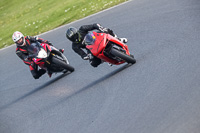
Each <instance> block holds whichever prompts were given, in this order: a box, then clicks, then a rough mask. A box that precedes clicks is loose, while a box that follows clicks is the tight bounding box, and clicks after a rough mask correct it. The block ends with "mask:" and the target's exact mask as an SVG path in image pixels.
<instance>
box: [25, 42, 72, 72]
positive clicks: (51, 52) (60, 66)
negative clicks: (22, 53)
mask: <svg viewBox="0 0 200 133" xmlns="http://www.w3.org/2000/svg"><path fill="white" fill-rule="evenodd" d="M27 49H28V51H29V58H32V60H33V61H34V62H35V63H36V64H37V65H38V66H39V67H40V68H42V69H45V70H47V71H48V72H50V73H57V72H63V73H66V72H68V71H70V72H73V71H74V68H73V67H72V66H70V65H69V61H68V60H67V58H66V57H65V56H64V54H63V53H61V52H60V51H59V50H58V49H56V48H55V47H53V46H50V45H48V44H46V43H39V42H36V43H32V44H31V45H29V46H28V48H27Z"/></svg>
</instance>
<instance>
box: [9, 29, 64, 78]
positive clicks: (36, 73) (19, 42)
mask: <svg viewBox="0 0 200 133" xmlns="http://www.w3.org/2000/svg"><path fill="white" fill-rule="evenodd" d="M12 39H13V41H14V42H15V43H16V46H17V48H16V54H17V56H18V57H19V58H20V59H22V60H23V62H24V63H25V64H26V65H28V66H29V68H30V71H31V74H32V75H33V77H34V78H35V79H39V77H41V76H42V75H43V74H45V73H46V70H44V69H39V70H38V65H36V64H35V63H34V62H33V61H32V59H31V58H29V56H28V55H29V53H28V51H27V46H28V45H30V44H31V43H33V42H36V41H38V42H40V43H47V44H49V45H51V46H52V44H51V43H50V42H49V41H47V40H43V39H42V38H38V37H32V36H25V37H24V35H23V34H22V33H21V32H19V31H16V32H14V33H13V35H12ZM62 52H64V49H62ZM48 74H49V77H51V73H48Z"/></svg>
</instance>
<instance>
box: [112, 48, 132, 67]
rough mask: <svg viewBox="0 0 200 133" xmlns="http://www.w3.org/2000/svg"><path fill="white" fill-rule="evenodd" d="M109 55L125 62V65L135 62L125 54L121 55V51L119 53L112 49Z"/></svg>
mask: <svg viewBox="0 0 200 133" xmlns="http://www.w3.org/2000/svg"><path fill="white" fill-rule="evenodd" d="M110 53H111V54H112V55H114V56H117V57H119V58H121V59H122V60H125V61H126V62H127V63H131V64H135V63H136V60H135V59H134V56H133V55H131V56H129V55H127V54H125V53H123V52H121V51H119V50H117V49H115V48H112V49H111V51H110Z"/></svg>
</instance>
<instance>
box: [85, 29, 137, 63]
mask: <svg viewBox="0 0 200 133" xmlns="http://www.w3.org/2000/svg"><path fill="white" fill-rule="evenodd" d="M84 43H85V44H86V48H87V49H88V50H89V51H90V52H91V53H92V54H93V55H94V56H96V57H97V58H99V59H101V60H103V61H105V62H108V63H110V64H114V65H119V64H122V63H125V62H127V63H131V64H134V63H136V60H135V59H134V56H133V55H132V54H130V52H129V49H128V46H127V45H126V44H124V43H122V42H121V41H119V40H118V39H117V38H115V37H113V36H111V35H110V34H106V33H97V32H90V33H88V34H87V35H86V36H85V38H84Z"/></svg>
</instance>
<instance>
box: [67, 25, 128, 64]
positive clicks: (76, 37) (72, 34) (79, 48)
mask: <svg viewBox="0 0 200 133" xmlns="http://www.w3.org/2000/svg"><path fill="white" fill-rule="evenodd" d="M93 30H98V31H100V32H103V33H108V34H110V35H112V36H114V37H117V36H116V35H115V34H114V33H113V31H112V30H111V29H109V28H104V27H103V26H101V25H100V24H97V23H94V24H91V25H83V26H81V27H80V28H79V30H77V29H76V28H74V27H70V28H68V29H67V31H66V37H67V38H68V39H69V40H70V41H71V42H72V49H73V50H74V51H75V52H76V53H77V54H78V55H80V56H81V57H82V59H83V60H89V61H90V64H91V65H92V66H93V67H97V66H98V65H100V64H101V63H102V61H101V59H99V58H97V57H95V56H92V54H91V53H90V52H89V51H88V52H87V53H85V52H84V50H83V49H86V45H85V44H83V40H84V37H85V35H86V34H88V32H89V31H93ZM118 39H119V40H120V41H122V42H124V43H127V41H128V40H127V39H126V38H118Z"/></svg>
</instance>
